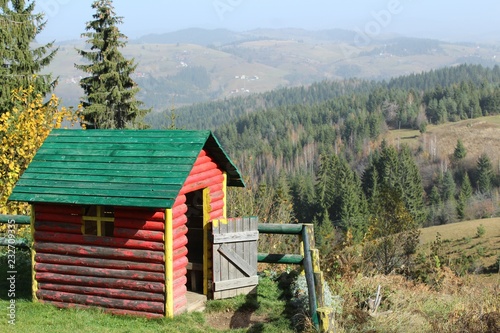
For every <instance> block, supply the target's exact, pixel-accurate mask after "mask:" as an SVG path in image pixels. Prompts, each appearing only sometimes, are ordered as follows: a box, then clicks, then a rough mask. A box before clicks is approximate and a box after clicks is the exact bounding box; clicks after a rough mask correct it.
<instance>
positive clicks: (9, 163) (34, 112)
mask: <svg viewBox="0 0 500 333" xmlns="http://www.w3.org/2000/svg"><path fill="white" fill-rule="evenodd" d="M12 99H13V101H14V102H15V105H16V106H15V107H14V108H13V109H12V110H11V111H10V112H6V113H4V114H2V115H0V140H1V141H2V144H1V145H0V214H19V215H29V214H30V211H29V206H28V205H27V204H25V203H17V202H7V199H8V198H9V196H10V194H11V193H12V189H13V188H14V186H15V184H16V182H17V180H18V179H19V177H20V176H21V175H22V173H23V172H24V170H26V168H27V167H28V164H29V163H30V162H31V160H32V159H33V157H34V156H35V154H36V152H37V150H38V149H39V148H40V146H41V145H42V143H43V142H44V140H45V139H46V138H47V136H48V135H49V133H50V131H51V130H52V129H54V128H60V127H61V125H62V124H63V122H65V123H68V124H69V126H70V127H72V126H74V125H75V124H76V123H77V122H78V121H79V120H80V118H79V113H80V112H79V111H80V110H79V109H78V110H76V111H74V110H73V109H67V108H64V107H61V108H59V99H58V98H57V97H56V96H55V95H52V97H51V98H50V100H49V101H48V102H47V101H44V100H43V96H42V95H40V94H36V93H35V92H34V89H33V87H29V88H27V89H17V90H15V91H13V94H12ZM5 227H6V225H1V224H0V233H1V232H3V231H5V230H3V229H5Z"/></svg>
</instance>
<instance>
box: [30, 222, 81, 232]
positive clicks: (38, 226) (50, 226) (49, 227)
mask: <svg viewBox="0 0 500 333" xmlns="http://www.w3.org/2000/svg"><path fill="white" fill-rule="evenodd" d="M35 230H37V231H49V232H60V233H64V234H77V235H78V234H79V235H81V234H82V223H81V220H80V223H79V224H74V223H63V222H44V221H43V222H42V221H36V222H35Z"/></svg>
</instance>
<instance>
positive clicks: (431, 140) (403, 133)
mask: <svg viewBox="0 0 500 333" xmlns="http://www.w3.org/2000/svg"><path fill="white" fill-rule="evenodd" d="M383 138H384V139H386V140H387V142H388V143H390V144H392V145H398V144H407V145H409V146H410V147H412V148H415V149H416V148H418V147H421V149H423V150H424V152H426V153H427V154H429V155H431V156H433V157H438V158H441V159H445V160H448V162H449V161H450V155H452V154H453V151H454V149H455V146H456V144H457V140H458V139H460V140H462V143H463V144H464V146H465V148H466V149H467V156H466V158H465V160H466V164H467V165H468V166H470V167H472V166H473V165H475V163H476V161H477V159H478V157H479V156H480V155H481V154H482V153H487V154H488V156H489V157H490V159H491V161H492V163H493V165H494V166H495V170H498V171H499V172H500V149H496V147H500V116H498V115H496V116H489V117H481V118H476V119H469V120H462V121H458V122H454V123H446V124H442V125H429V126H428V127H427V131H426V132H425V133H423V134H421V133H420V132H419V131H417V130H407V129H402V130H391V131H388V132H387V133H386V134H385V135H384V136H383Z"/></svg>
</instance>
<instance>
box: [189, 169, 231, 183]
mask: <svg viewBox="0 0 500 333" xmlns="http://www.w3.org/2000/svg"><path fill="white" fill-rule="evenodd" d="M221 175H222V171H221V170H219V169H212V170H207V171H202V172H200V173H191V174H190V175H189V176H188V177H187V178H186V181H185V182H184V184H186V185H188V184H193V183H197V182H201V181H204V180H205V179H210V178H212V177H216V176H221Z"/></svg>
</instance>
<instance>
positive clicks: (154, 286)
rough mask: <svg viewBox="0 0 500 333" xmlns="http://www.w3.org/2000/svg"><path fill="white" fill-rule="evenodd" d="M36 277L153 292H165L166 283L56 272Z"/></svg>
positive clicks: (91, 285)
mask: <svg viewBox="0 0 500 333" xmlns="http://www.w3.org/2000/svg"><path fill="white" fill-rule="evenodd" d="M35 279H36V280H37V282H47V283H55V284H72V285H77V286H85V287H99V288H113V289H126V290H136V291H147V292H152V293H163V292H165V284H163V283H160V282H148V281H135V280H128V279H114V278H104V277H99V278H96V277H90V276H77V275H65V274H56V273H43V272H36V273H35Z"/></svg>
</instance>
